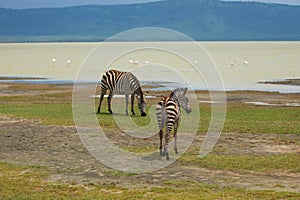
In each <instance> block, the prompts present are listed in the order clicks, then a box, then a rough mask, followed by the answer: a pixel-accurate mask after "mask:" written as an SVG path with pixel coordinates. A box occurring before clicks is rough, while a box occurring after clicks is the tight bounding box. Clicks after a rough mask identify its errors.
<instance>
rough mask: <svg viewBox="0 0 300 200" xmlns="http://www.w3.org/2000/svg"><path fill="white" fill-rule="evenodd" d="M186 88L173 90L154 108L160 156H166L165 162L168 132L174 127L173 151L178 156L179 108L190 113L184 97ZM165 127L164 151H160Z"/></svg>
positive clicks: (167, 154) (187, 102)
mask: <svg viewBox="0 0 300 200" xmlns="http://www.w3.org/2000/svg"><path fill="white" fill-rule="evenodd" d="M187 90H188V88H177V89H175V90H173V91H172V92H171V94H170V96H169V97H164V98H163V99H162V100H161V101H160V102H159V103H158V104H157V106H156V117H157V123H158V127H159V139H160V146H159V150H160V156H166V160H169V153H168V143H169V139H170V132H171V129H172V127H173V125H174V140H175V144H174V150H175V154H178V150H177V128H178V123H179V118H180V107H182V108H183V109H184V110H185V111H186V112H187V113H190V112H191V111H192V109H191V107H190V105H189V99H188V97H187V96H186V93H187ZM165 126H166V134H165V143H164V151H163V150H162V147H163V145H162V140H163V128H164V127H165Z"/></svg>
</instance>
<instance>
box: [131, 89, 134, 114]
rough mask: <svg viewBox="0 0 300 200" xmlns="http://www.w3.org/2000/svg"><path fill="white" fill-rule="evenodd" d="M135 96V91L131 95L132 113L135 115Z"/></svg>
mask: <svg viewBox="0 0 300 200" xmlns="http://www.w3.org/2000/svg"><path fill="white" fill-rule="evenodd" d="M134 96H135V94H134V93H133V94H132V95H131V113H132V115H135V112H134Z"/></svg>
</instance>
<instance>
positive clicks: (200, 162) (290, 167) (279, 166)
mask: <svg viewBox="0 0 300 200" xmlns="http://www.w3.org/2000/svg"><path fill="white" fill-rule="evenodd" d="M179 160H180V162H182V163H183V164H184V165H189V166H197V167H202V168H207V169H212V170H225V171H237V172H243V171H255V172H271V171H284V172H295V173H296V172H297V173H299V172H300V165H299V160H300V155H299V154H277V155H261V156H253V155H216V154H209V155H208V156H206V157H205V158H199V155H198V154H197V152H194V153H191V152H190V153H186V154H184V155H183V156H182V157H180V158H179Z"/></svg>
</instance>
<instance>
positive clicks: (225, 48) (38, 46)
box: [0, 42, 300, 92]
mask: <svg viewBox="0 0 300 200" xmlns="http://www.w3.org/2000/svg"><path fill="white" fill-rule="evenodd" d="M177 50H178V52H177ZM190 55H193V56H190ZM106 66H110V68H114V69H121V70H126V71H133V72H134V73H135V74H136V75H137V76H138V77H139V79H140V80H141V81H142V82H152V83H153V84H155V83H157V82H161V84H162V85H164V84H166V82H167V83H168V84H169V85H172V84H173V85H176V82H178V83H182V85H190V86H192V87H194V88H196V89H215V90H219V89H222V87H224V88H225V90H260V91H279V92H300V89H299V86H292V85H274V84H258V83H257V82H258V81H270V80H282V79H286V78H299V77H300V42H197V43H193V44H192V42H154V43H152V42H132V43H127V42H110V43H106V44H103V43H3V44H0V76H14V77H40V78H50V81H52V82H53V81H60V82H61V83H64V82H68V81H74V80H75V79H77V80H80V81H89V82H96V81H97V80H98V79H99V78H101V76H102V73H103V70H104V69H105V68H106ZM195 66H199V68H198V69H200V74H199V72H198V73H197V71H195ZM213 68H214V69H213ZM212 69H213V70H212ZM219 79H221V80H219ZM27 81H28V80H27ZM34 81H35V82H40V83H42V82H43V81H44V82H45V81H46V80H34ZM47 81H49V80H47ZM221 82H223V83H224V86H222V87H221V86H220V83H221ZM215 83H216V84H215Z"/></svg>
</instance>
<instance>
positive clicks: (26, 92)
mask: <svg viewBox="0 0 300 200" xmlns="http://www.w3.org/2000/svg"><path fill="white" fill-rule="evenodd" d="M4 91H6V92H5V93H3V94H2V95H0V116H1V115H2V116H9V117H12V118H27V119H32V120H37V121H39V123H40V124H44V125H58V126H73V125H74V122H73V115H72V92H71V86H63V87H62V86H59V85H38V86H36V85H26V84H25V85H21V84H7V85H6V87H5V88H4ZM45 91H47V92H45ZM198 95H199V97H200V98H204V99H205V98H207V96H208V94H207V93H206V92H198ZM158 96H160V94H159V95H158ZM261 96H264V98H266V99H268V100H269V101H270V103H274V102H277V103H282V102H285V101H293V102H299V100H300V96H299V94H294V95H291V94H278V93H264V92H231V93H229V94H228V102H227V116H226V121H225V124H224V129H223V132H225V133H232V134H233V138H234V137H235V133H240V134H242V135H244V136H240V135H238V136H239V137H245V138H248V137H249V136H251V135H253V137H259V138H260V139H262V140H263V139H264V140H268V138H267V137H268V135H272V138H273V139H272V141H271V143H272V144H276V145H277V146H278V145H279V146H280V145H281V146H280V147H282V146H284V147H286V146H288V145H292V146H293V147H295V148H296V150H295V151H290V152H283V153H266V152H261V153H258V154H252V153H251V151H250V152H248V153H247V152H246V153H241V152H239V153H232V152H230V151H229V152H228V149H226V147H224V146H222V145H223V143H222V141H221V142H220V144H219V145H217V146H216V147H215V149H214V151H213V152H212V153H211V154H209V155H208V156H207V157H205V158H203V159H201V158H199V157H198V156H197V154H198V151H199V149H198V148H196V147H195V145H192V146H191V148H190V149H189V150H188V151H187V152H186V153H185V154H183V156H182V157H180V159H179V160H178V161H177V162H176V165H179V166H181V167H184V166H189V167H191V168H197V169H205V170H223V171H226V172H229V173H241V174H245V173H246V174H247V173H248V174H249V173H250V174H252V173H254V174H257V173H258V174H259V173H264V174H267V175H268V176H273V175H274V174H276V173H287V174H288V175H290V174H293V173H295V174H296V175H295V176H296V177H297V176H298V175H299V173H300V167H299V161H300V148H299V146H300V144H299V140H297V138H299V137H298V136H299V135H300V121H299V119H300V108H299V107H287V106H272V107H267V106H253V105H248V104H245V103H244V101H249V100H253V101H254V100H256V101H258V100H260V99H261ZM237 99H238V100H237ZM157 100H158V99H157V98H154V99H149V100H148V107H147V109H149V107H150V106H151V105H153V104H155V103H156V102H157ZM104 102H106V101H104ZM123 104H124V101H123V99H120V100H116V101H115V104H114V107H122V106H123ZM210 109H211V106H210V104H208V103H201V106H200V115H201V122H200V126H199V129H198V131H197V135H198V137H203V136H204V134H205V133H206V131H207V128H208V122H209V121H210V117H211V113H210ZM103 112H106V103H104V105H103ZM136 113H139V112H138V111H137V110H136ZM97 117H98V119H99V121H100V123H101V126H104V127H106V128H107V129H109V130H110V131H111V132H112V133H117V132H118V131H119V130H118V128H116V127H117V126H116V123H115V121H114V117H113V116H112V115H106V114H105V115H103V114H102V115H98V116H97ZM132 119H133V120H134V121H135V122H136V123H137V124H140V125H142V124H143V123H145V121H146V123H147V120H149V118H146V119H142V118H141V117H132ZM0 134H1V133H0ZM260 135H262V137H261V136H260ZM274 135H276V136H274ZM281 135H295V137H294V136H291V137H283V138H282V137H281ZM273 136H274V137H273ZM266 138H267V139H266ZM274 138H275V139H274ZM295 138H296V139H295ZM8 139H9V138H8ZM229 139H230V137H229ZM196 140H197V139H196ZM197 142H199V141H196V143H197ZM268 142H269V141H268ZM229 143H230V141H229V142H227V144H229ZM257 143H259V141H257ZM144 144H145V143H143V145H142V146H139V145H136V146H128V147H125V148H127V150H129V151H132V152H147V151H152V150H153V148H154V147H155V146H153V143H149V145H148V146H144ZM237 144H238V143H237ZM268 144H269V143H268ZM120 145H125V144H122V142H120ZM251 145H257V144H254V143H253V144H252V143H251ZM239 148H241V149H242V148H244V147H243V146H242V147H239ZM245 148H246V147H245ZM251 148H252V147H251ZM251 148H250V149H251ZM253 148H256V146H255V147H253ZM297 148H299V152H298V150H297ZM1 151H2V150H1V148H0V153H1ZM0 161H1V160H0ZM51 173H52V172H51V171H49V170H48V169H47V167H41V166H36V165H23V164H21V165H20V164H18V165H16V164H11V163H6V162H1V163H0V198H1V199H141V198H145V199H300V189H299V188H297V187H298V186H297V185H295V186H293V185H292V186H291V189H292V190H287V191H284V187H285V186H283V185H281V184H277V185H275V186H274V188H273V189H272V190H267V189H253V187H250V190H248V189H247V187H246V189H245V188H243V187H233V186H232V185H230V184H228V185H226V184H225V185H224V184H223V185H222V184H215V183H211V184H210V183H207V182H201V181H197V180H194V179H191V180H186V179H176V180H173V179H172V180H171V179H170V180H168V179H164V180H162V181H161V182H160V183H159V184H157V183H155V184H148V185H147V186H122V184H108V183H106V182H103V183H97V184H93V183H88V184H81V183H77V182H71V183H70V182H67V183H64V182H55V181H54V182H53V181H46V180H47V177H49V176H51ZM105 175H106V176H111V177H114V178H116V177H123V178H124V177H125V179H126V177H127V176H128V174H126V173H119V172H115V173H106V174H105ZM284 175H286V174H284ZM130 177H136V175H134V174H133V175H130ZM133 182H134V181H133ZM138 183H139V182H138V181H137V185H138ZM259 184H260V183H259V182H257V185H259ZM262 188H263V187H262Z"/></svg>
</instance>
